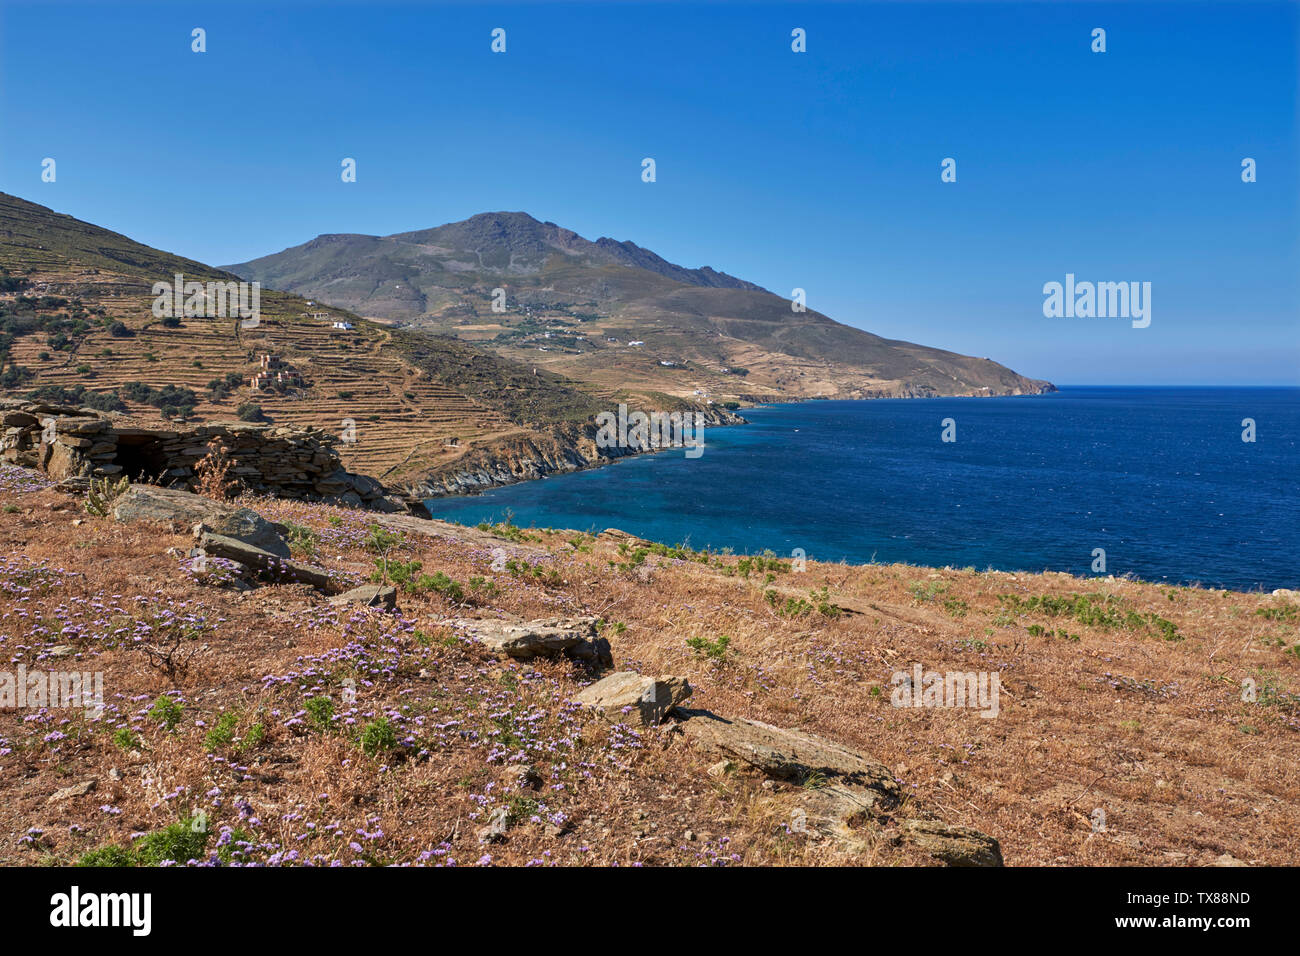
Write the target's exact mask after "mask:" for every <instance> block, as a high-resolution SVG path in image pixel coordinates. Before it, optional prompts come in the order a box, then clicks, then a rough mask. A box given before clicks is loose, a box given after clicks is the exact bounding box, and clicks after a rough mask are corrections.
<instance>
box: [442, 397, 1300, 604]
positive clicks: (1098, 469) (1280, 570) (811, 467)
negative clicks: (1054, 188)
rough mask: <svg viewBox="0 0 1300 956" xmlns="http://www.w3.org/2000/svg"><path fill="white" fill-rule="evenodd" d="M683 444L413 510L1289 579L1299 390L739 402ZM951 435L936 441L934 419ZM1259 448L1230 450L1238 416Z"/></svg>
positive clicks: (1120, 570)
mask: <svg viewBox="0 0 1300 956" xmlns="http://www.w3.org/2000/svg"><path fill="white" fill-rule="evenodd" d="M743 414H744V415H745V417H746V418H748V419H749V420H750V422H751V424H749V425H740V426H734V427H728V428H711V429H708V430H707V431H706V433H705V434H706V446H705V451H704V454H703V455H702V456H701V457H700V458H696V459H689V458H686V457H685V455H684V454H683V452H682V451H681V450H668V451H664V452H661V453H659V454H656V455H644V456H640V457H636V458H632V459H629V460H626V461H622V462H619V463H617V464H614V465H610V466H607V467H603V468H598V469H594V470H590V471H585V472H578V473H575V474H568V475H561V476H552V477H550V478H546V479H543V480H541V481H533V482H525V483H523V484H519V485H512V486H509V487H506V488H498V489H495V490H492V491H489V492H487V493H485V494H483V495H478V496H473V497H464V498H438V499H433V500H431V501H430V502H429V507H430V509H431V510H432V511H433V514H434V516H435V517H440V518H447V519H451V520H454V521H460V522H463V523H466V524H475V523H478V522H480V521H498V520H501V519H502V517H503V516H504V515H505V514H506V513H507V511H512V512H513V514H514V521H515V522H516V523H517V524H520V525H523V526H528V525H535V526H537V527H554V528H575V529H579V530H583V531H600V530H603V529H604V528H608V527H616V528H622V529H623V530H625V531H629V532H632V533H633V534H637V535H641V536H643V537H646V538H651V539H653V540H656V541H664V542H667V543H670V544H675V543H677V542H688V543H689V544H691V545H692V546H693V547H696V548H703V547H710V548H715V549H718V548H724V547H730V548H732V549H734V550H736V551H739V552H757V551H762V550H764V549H771V550H772V551H775V552H777V553H778V554H781V555H787V556H788V555H789V554H790V553H791V551H792V550H793V549H795V548H802V549H804V551H805V552H806V553H807V555H808V557H809V558H815V559H817V560H822V561H838V560H840V559H845V560H847V561H850V562H868V561H873V560H874V561H881V562H894V561H904V562H909V563H913V564H923V565H934V566H943V565H953V566H957V567H965V566H974V567H977V568H980V569H981V570H982V569H984V568H989V567H992V568H998V569H1002V570H1009V571H1014V570H1023V571H1042V570H1057V571H1069V572H1072V573H1077V574H1085V573H1090V571H1091V565H1092V562H1093V560H1094V559H1093V550H1094V549H1095V548H1104V549H1105V552H1106V571H1107V572H1108V573H1111V574H1116V575H1120V574H1126V573H1131V574H1134V575H1136V576H1137V577H1140V578H1143V579H1145V580H1150V581H1166V582H1170V583H1194V582H1199V583H1201V584H1204V585H1207V586H1213V587H1223V588H1233V589H1242V590H1250V589H1258V588H1264V589H1269V590H1271V589H1273V588H1279V587H1300V389H1293V388H1291V389H1287V388H1114V387H1071V388H1063V389H1062V390H1061V391H1060V392H1059V393H1057V394H1054V395H1043V396H1036V397H1022V398H983V399H962V398H946V399H899V400H877V401H865V402H805V403H802V404H793V405H768V406H762V407H759V408H752V409H746V410H745V411H744V412H743ZM945 418H952V419H953V420H954V421H955V423H956V439H957V440H956V441H955V442H950V443H946V442H943V441H941V440H940V438H941V432H942V430H943V426H942V424H941V422H942V420H943V419H945ZM1246 418H1250V419H1254V421H1255V431H1256V440H1255V441H1254V442H1253V443H1251V442H1244V441H1242V432H1243V426H1242V420H1243V419H1246Z"/></svg>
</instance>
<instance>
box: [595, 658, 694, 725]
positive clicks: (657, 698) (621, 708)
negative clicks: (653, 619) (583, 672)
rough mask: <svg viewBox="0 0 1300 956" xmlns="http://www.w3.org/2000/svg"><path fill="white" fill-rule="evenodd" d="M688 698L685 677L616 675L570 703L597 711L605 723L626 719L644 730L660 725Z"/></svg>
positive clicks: (689, 686)
mask: <svg viewBox="0 0 1300 956" xmlns="http://www.w3.org/2000/svg"><path fill="white" fill-rule="evenodd" d="M690 696H691V685H690V683H689V682H688V681H687V680H686V678H685V677H658V678H656V677H646V676H644V675H641V674H637V673H634V672H633V671H619V672H617V673H614V674H610V675H609V676H608V677H604V678H602V679H601V680H598V681H596V683H594V684H592V685H591V686H590V687H586V688H584V689H583V690H582V691H581V692H580V693H579V694H578V695H577V696H576V697H574V698H573V699H574V701H575V702H576V703H579V704H582V705H583V706H584V707H591V708H594V709H596V710H598V711H600V712H601V713H602V714H603V715H604V716H605V717H606V718H607V719H609V720H612V721H614V722H616V723H623V722H626V721H628V720H629V718H630V719H632V720H636V721H638V722H639V723H640V724H642V725H643V726H646V727H653V726H655V725H657V724H658V723H660V722H661V721H662V720H663V718H664V716H665V715H666V714H667V713H668V712H669V711H671V710H672V709H673V708H674V707H676V706H677V705H678V704H680V703H681V702H682V701H684V700H685V699H686V698H687V697H690Z"/></svg>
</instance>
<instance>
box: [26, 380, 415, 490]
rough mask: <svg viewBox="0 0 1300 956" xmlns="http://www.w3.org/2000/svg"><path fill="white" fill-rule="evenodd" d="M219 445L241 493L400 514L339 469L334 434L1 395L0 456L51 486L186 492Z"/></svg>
mask: <svg viewBox="0 0 1300 956" xmlns="http://www.w3.org/2000/svg"><path fill="white" fill-rule="evenodd" d="M214 440H215V441H218V442H220V443H221V444H222V445H223V446H224V447H225V448H226V450H227V454H228V455H229V457H230V458H231V460H232V468H231V470H230V472H229V474H230V475H232V476H233V477H234V478H236V479H238V480H239V481H241V482H242V483H243V485H244V487H246V488H247V489H249V490H251V491H254V492H258V493H262V494H270V495H275V496H277V497H283V498H301V499H307V500H317V501H329V502H334V503H337V504H343V505H351V506H352V507H357V508H360V507H365V508H369V509H372V510H376V511H389V512H404V511H407V510H408V508H407V503H406V502H405V501H404V500H403V499H402V498H401V497H399V496H397V495H393V494H390V493H389V492H388V490H387V489H385V488H384V486H383V485H382V484H380V482H378V481H376V480H375V479H374V478H370V477H368V476H366V475H355V474H351V473H349V472H347V471H346V470H344V468H343V467H342V465H341V464H340V461H339V456H338V452H337V451H335V449H334V444H335V442H336V438H335V437H334V436H333V435H331V434H329V433H326V432H322V431H320V430H318V429H314V428H300V427H296V426H284V425H280V426H277V425H267V424H255V423H247V422H216V423H210V424H201V425H178V424H173V423H166V424H161V425H159V426H157V427H155V426H153V425H152V424H141V423H140V422H139V421H138V420H133V419H128V418H125V417H123V416H120V415H115V414H113V413H109V412H100V411H96V410H94V409H91V408H82V407H74V406H66V405H52V404H49V403H45V402H33V401H16V400H13V399H7V400H4V399H0V459H2V460H4V461H7V462H10V463H11V464H15V465H21V466H23V467H27V468H36V469H39V470H41V471H43V472H46V473H47V474H49V475H50V477H52V478H55V479H57V480H62V479H65V478H74V477H86V478H90V477H111V476H118V475H122V474H126V475H127V476H128V477H130V478H131V480H132V481H142V482H153V483H157V484H163V485H169V486H174V487H180V488H187V489H192V487H193V483H194V480H195V472H194V466H195V465H196V464H197V463H198V462H199V460H200V459H202V458H203V457H205V456H206V455H207V454H208V452H209V448H208V443H209V442H211V441H214Z"/></svg>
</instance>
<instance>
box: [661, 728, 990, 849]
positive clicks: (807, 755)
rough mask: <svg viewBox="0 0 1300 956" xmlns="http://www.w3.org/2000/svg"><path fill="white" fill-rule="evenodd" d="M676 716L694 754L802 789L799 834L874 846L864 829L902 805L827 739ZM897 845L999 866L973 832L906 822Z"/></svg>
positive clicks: (874, 772)
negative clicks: (714, 757)
mask: <svg viewBox="0 0 1300 956" xmlns="http://www.w3.org/2000/svg"><path fill="white" fill-rule="evenodd" d="M677 714H678V715H679V716H681V717H682V718H684V722H683V723H682V724H681V727H682V730H683V732H684V733H685V734H686V737H687V739H688V740H690V741H691V742H692V743H694V744H695V745H696V746H697V747H700V748H701V749H703V750H705V751H707V752H709V753H712V754H716V755H718V756H721V757H724V758H727V762H731V761H736V762H739V763H741V764H745V765H747V766H749V767H751V768H753V769H755V770H757V771H759V772H760V773H763V774H765V775H767V776H769V777H773V778H775V779H778V780H786V781H791V782H793V783H797V784H799V785H800V786H801V788H802V789H801V790H800V791H799V795H798V798H797V808H796V811H795V812H796V818H797V820H798V824H797V828H799V829H804V828H806V829H808V830H811V831H815V832H818V833H821V834H824V835H826V836H829V837H832V838H834V839H836V840H839V841H840V842H842V843H844V844H845V845H848V846H850V847H857V846H859V845H862V844H869V843H870V842H871V839H870V838H868V839H864V838H863V835H862V834H863V832H864V829H865V828H866V826H867V825H868V824H869V823H872V822H876V821H880V820H881V819H882V818H884V817H885V815H886V814H887V813H889V812H890V811H892V810H894V809H895V808H897V807H898V806H899V805H900V803H901V796H902V794H901V791H900V789H899V786H898V782H897V781H896V780H895V779H894V775H893V773H891V772H890V770H889V768H888V767H886V766H885V765H884V764H882V763H879V762H878V761H875V760H872V759H871V758H869V757H867V756H864V755H863V754H860V753H857V752H856V751H853V750H850V749H849V748H847V747H844V746H842V745H840V744H837V743H835V742H834V741H831V740H827V739H825V738H824V737H818V736H816V735H815V734H808V733H804V732H802V731H798V730H783V729H781V728H780V727H773V726H772V725H771V724H765V723H762V722H760V721H757V720H744V719H742V718H732V719H727V718H723V717H719V716H718V715H716V714H712V713H710V712H709V711H707V710H686V709H683V708H678V709H677ZM724 766H725V765H724ZM710 772H712V771H710ZM876 838H877V839H878V838H880V836H879V835H877V836H876ZM900 838H901V839H904V840H907V841H908V842H910V843H912V844H914V845H915V846H916V847H918V848H919V849H921V850H923V851H925V852H926V853H928V854H930V855H931V856H933V857H934V858H935V859H937V860H940V861H942V862H944V863H947V864H948V865H950V866H1001V865H1002V850H1001V847H999V845H998V841H997V840H995V839H993V838H992V837H990V836H986V835H985V834H983V833H980V832H979V831H978V830H972V829H971V828H970V827H962V826H953V825H950V824H946V823H943V822H942V821H938V820H929V819H919V818H913V819H908V820H905V821H903V823H902V825H901V832H900V833H899V834H898V836H897V837H896V839H900Z"/></svg>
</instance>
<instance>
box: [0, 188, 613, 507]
mask: <svg viewBox="0 0 1300 956" xmlns="http://www.w3.org/2000/svg"><path fill="white" fill-rule="evenodd" d="M176 273H181V274H183V275H184V276H185V278H186V279H187V280H191V279H193V280H199V281H205V282H206V281H237V280H236V277H234V276H231V275H230V274H228V273H223V272H221V271H220V270H217V269H213V268H212V267H210V266H206V265H203V264H202V263H198V262H194V261H192V260H188V259H183V258H180V257H177V256H171V255H169V254H167V253H164V252H160V251H158V250H155V249H151V248H149V247H148V246H144V245H141V244H139V243H136V242H133V241H132V240H130V239H128V238H127V237H125V236H121V235H119V234H117V233H113V232H109V231H108V230H105V229H101V228H99V227H97V226H92V225H90V224H88V223H84V222H80V221H79V220H76V219H73V218H71V217H69V216H64V215H59V214H57V213H54V212H53V211H51V210H49V209H46V208H45V207H43V206H38V205H36V204H34V203H30V202H26V201H24V200H22V199H18V198H17V197H14V196H8V195H5V194H0V390H3V392H4V393H6V394H11V395H21V396H27V395H33V394H35V395H38V396H41V397H46V398H50V399H53V400H64V401H76V402H78V403H81V402H83V401H84V402H87V403H89V404H97V405H98V406H99V407H105V408H118V409H121V410H125V411H130V412H132V413H135V414H162V415H166V416H167V417H173V418H179V419H190V418H197V419H232V418H235V417H236V416H239V415H241V414H242V416H244V417H251V416H256V415H257V414H259V413H260V414H261V415H263V416H265V417H268V418H270V419H271V420H272V421H275V422H277V423H285V424H298V425H312V426H316V427H319V428H321V429H324V430H326V431H329V432H333V433H335V434H337V435H340V436H341V437H342V438H343V440H344V441H343V444H342V445H341V446H340V447H341V450H342V453H343V459H344V464H345V466H346V467H347V468H348V469H349V470H351V471H355V472H361V473H365V474H371V475H375V476H378V477H381V478H383V480H385V481H386V482H388V483H390V484H397V485H400V484H403V483H409V482H417V481H419V480H420V479H422V478H423V477H424V476H425V475H427V474H428V473H430V472H431V471H437V470H445V469H447V468H449V467H453V468H454V466H455V463H456V462H457V461H458V460H459V459H460V458H461V457H462V456H465V455H466V454H469V453H471V452H472V451H477V452H479V453H480V454H483V453H488V452H490V450H491V449H493V448H495V447H497V446H499V445H500V444H501V443H510V442H512V441H517V440H519V439H521V438H529V437H534V438H535V437H538V436H546V435H547V434H548V433H549V430H550V429H551V428H553V427H554V426H555V425H556V424H557V423H561V422H566V421H574V420H585V419H586V418H588V417H589V416H590V415H591V414H593V413H594V412H595V411H596V410H598V409H597V407H596V400H595V398H594V397H593V396H592V395H591V394H588V393H587V392H584V391H583V390H581V389H579V388H577V387H575V385H574V384H573V383H571V382H566V381H564V380H563V379H561V378H560V377H558V376H555V375H552V374H550V373H547V372H545V371H540V372H538V371H534V370H533V369H531V368H524V367H522V366H514V365H511V364H509V363H506V362H503V361H501V360H500V359H498V358H496V357H494V356H492V355H490V354H486V353H482V352H480V351H479V350H478V349H476V348H474V347H473V346H471V345H468V344H465V343H461V342H457V341H455V340H453V339H445V338H444V339H436V338H430V337H424V336H422V337H420V338H419V340H418V341H416V342H412V341H409V340H407V339H406V338H404V337H403V333H401V332H399V331H394V330H390V329H387V328H384V327H383V326H381V325H377V324H375V323H371V322H368V321H365V320H363V319H360V318H358V317H357V316H355V315H352V314H350V313H347V312H344V311H341V310H338V309H332V308H324V307H322V306H320V305H319V304H317V303H313V302H309V301H307V300H304V299H302V298H299V297H298V296H295V295H292V294H285V293H278V292H273V291H270V290H267V289H263V290H262V292H261V314H260V319H259V321H258V322H257V324H256V325H255V327H249V328H245V327H243V324H241V322H240V321H239V320H238V319H237V318H230V319H217V318H207V317H197V318H179V319H171V318H158V317H155V316H154V315H153V313H152V311H151V306H152V304H153V302H154V295H153V294H152V287H153V284H154V283H155V282H171V281H172V280H173V277H174V275H175V274H176ZM335 323H344V324H347V325H350V326H351V328H336V327H335Z"/></svg>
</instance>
